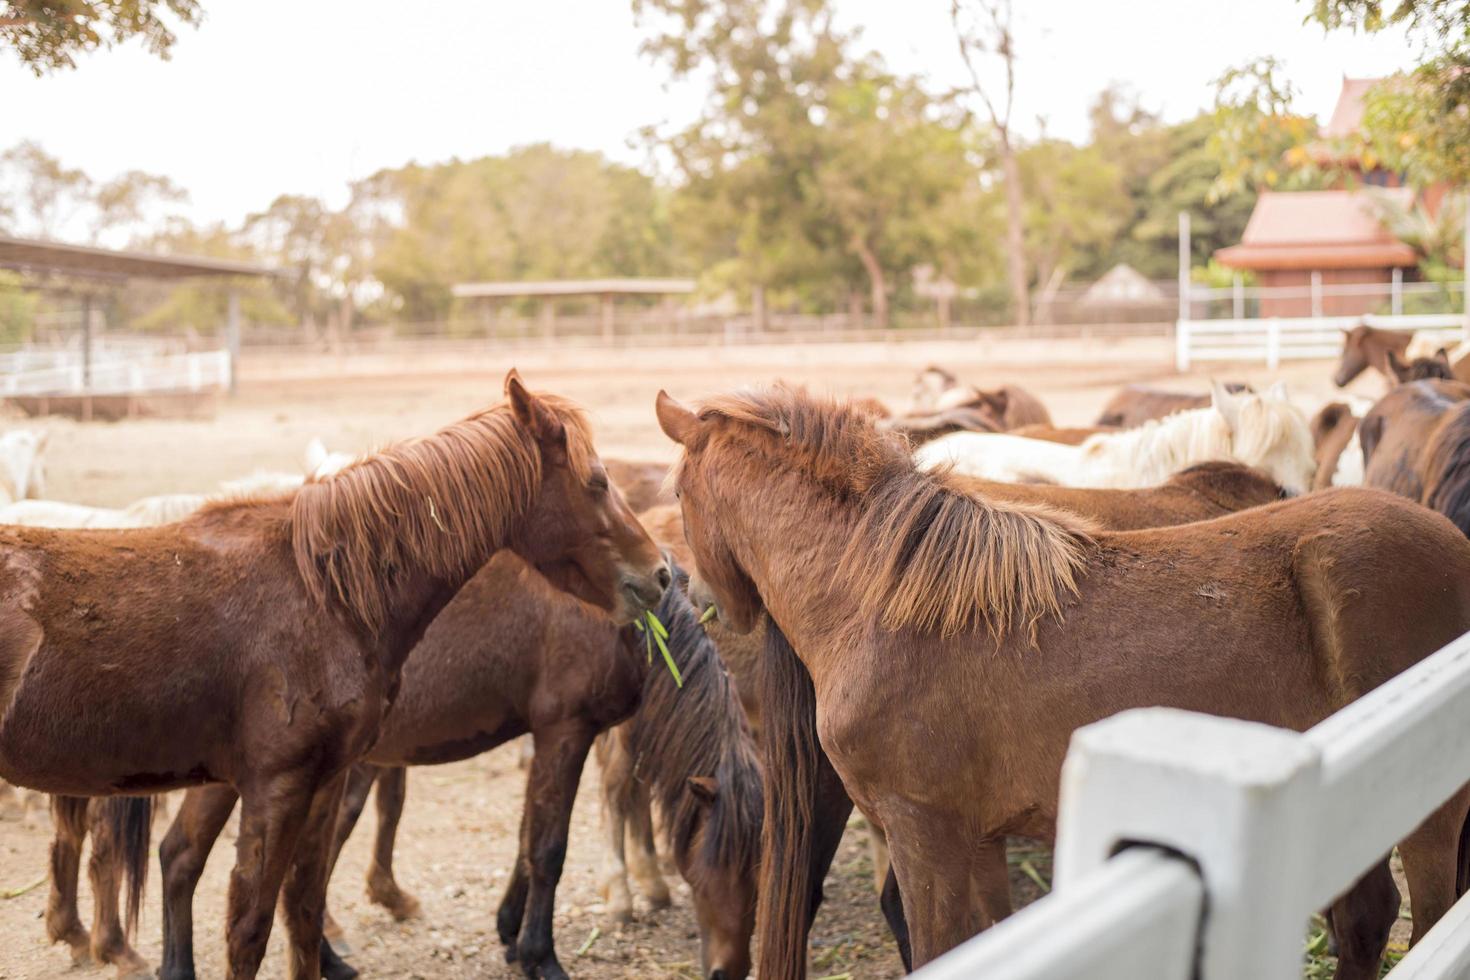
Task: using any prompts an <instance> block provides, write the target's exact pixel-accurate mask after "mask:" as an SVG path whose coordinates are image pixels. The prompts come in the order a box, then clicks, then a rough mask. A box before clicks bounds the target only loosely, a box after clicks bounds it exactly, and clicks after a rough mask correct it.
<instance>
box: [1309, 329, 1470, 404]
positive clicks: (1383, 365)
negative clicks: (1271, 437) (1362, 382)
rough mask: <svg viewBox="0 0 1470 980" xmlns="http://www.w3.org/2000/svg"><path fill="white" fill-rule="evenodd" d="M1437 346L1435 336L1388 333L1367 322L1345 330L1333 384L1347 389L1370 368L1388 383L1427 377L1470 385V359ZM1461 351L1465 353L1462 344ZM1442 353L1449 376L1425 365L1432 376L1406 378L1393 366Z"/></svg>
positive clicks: (1433, 357)
mask: <svg viewBox="0 0 1470 980" xmlns="http://www.w3.org/2000/svg"><path fill="white" fill-rule="evenodd" d="M1435 345H1436V337H1435V335H1434V334H1433V333H1429V332H1424V333H1417V334H1416V333H1410V332H1409V331H1406V330H1385V329H1383V328H1382V327H1370V326H1368V325H1367V324H1366V323H1360V324H1358V325H1357V326H1356V327H1353V328H1352V329H1351V330H1344V331H1343V338H1342V356H1341V358H1339V360H1338V362H1337V371H1336V373H1334V374H1333V376H1332V381H1333V383H1334V384H1336V385H1337V386H1338V387H1339V388H1342V387H1345V386H1346V385H1347V384H1348V383H1349V382H1351V381H1352V380H1353V379H1354V378H1356V377H1357V376H1358V375H1360V374H1362V373H1363V372H1364V371H1366V370H1367V369H1368V368H1370V367H1371V368H1373V369H1375V370H1376V371H1378V373H1379V374H1382V375H1383V376H1384V377H1385V378H1387V379H1388V383H1389V384H1396V383H1399V382H1402V381H1420V380H1423V379H1425V378H1446V379H1454V380H1456V381H1467V382H1470V357H1464V356H1461V354H1460V353H1459V352H1458V351H1457V352H1456V354H1455V355H1453V356H1452V355H1451V354H1450V353H1449V352H1448V351H1446V350H1444V348H1440V349H1439V350H1438V351H1436V350H1435ZM1460 350H1461V351H1463V350H1464V348H1463V345H1462V347H1461V348H1460ZM1441 353H1442V354H1443V368H1444V369H1447V370H1448V371H1449V374H1448V375H1446V374H1444V373H1442V371H1441V369H1439V368H1435V367H1433V366H1426V367H1428V369H1429V371H1430V372H1432V373H1420V374H1416V376H1414V377H1408V378H1406V377H1404V376H1403V375H1402V374H1401V373H1400V370H1399V369H1396V368H1395V367H1394V361H1398V362H1399V364H1400V365H1403V364H1405V363H1410V364H1412V363H1414V362H1416V361H1432V360H1440V354H1441ZM1456 358H1458V360H1456Z"/></svg>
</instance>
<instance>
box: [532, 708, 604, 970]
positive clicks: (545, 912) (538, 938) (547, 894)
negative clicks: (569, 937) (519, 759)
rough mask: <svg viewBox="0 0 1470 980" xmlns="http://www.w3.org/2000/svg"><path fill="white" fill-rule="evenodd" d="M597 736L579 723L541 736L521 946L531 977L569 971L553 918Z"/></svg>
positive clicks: (569, 723)
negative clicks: (558, 952)
mask: <svg viewBox="0 0 1470 980" xmlns="http://www.w3.org/2000/svg"><path fill="white" fill-rule="evenodd" d="M595 734H596V732H595V731H593V730H592V728H591V726H590V725H589V724H587V723H586V722H583V721H581V720H579V719H572V720H570V721H567V722H564V723H562V724H558V725H555V726H552V727H551V728H549V729H544V730H542V731H538V732H536V733H535V736H536V754H535V756H534V757H533V758H532V760H531V778H530V779H529V780H528V782H527V785H528V787H529V792H528V793H527V794H526V812H527V815H528V819H527V820H526V823H525V827H524V840H523V843H522V846H521V849H522V851H523V852H524V853H525V855H526V856H527V857H528V858H529V862H528V863H529V866H530V867H529V873H530V890H529V895H528V897H527V899H526V919H525V922H523V923H522V925H521V934H520V940H519V942H518V943H517V951H518V958H519V960H520V964H521V969H522V970H523V971H525V973H526V976H528V977H533V978H535V977H542V978H546V980H566V976H567V974H566V971H565V970H563V969H562V967H561V964H560V963H559V962H557V959H556V948H555V946H554V944H553V941H552V935H551V916H552V912H553V910H554V907H555V903H556V886H557V882H559V881H560V880H561V869H562V864H563V862H564V861H565V860H566V854H567V830H568V827H569V825H570V824H571V820H572V805H573V804H574V803H575V802H576V800H577V784H578V783H579V782H580V781H581V778H582V765H583V763H585V762H586V760H587V752H588V750H589V749H591V748H592V739H593V736H594V735H595Z"/></svg>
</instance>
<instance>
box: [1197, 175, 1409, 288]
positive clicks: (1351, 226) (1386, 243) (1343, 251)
mask: <svg viewBox="0 0 1470 980" xmlns="http://www.w3.org/2000/svg"><path fill="white" fill-rule="evenodd" d="M1375 193H1378V194H1382V195H1384V196H1385V197H1388V198H1389V199H1391V200H1393V201H1395V203H1398V204H1400V205H1402V206H1403V207H1406V208H1407V207H1409V206H1411V205H1412V204H1413V202H1414V192H1413V190H1411V189H1409V188H1406V187H1396V188H1389V189H1377V190H1376V191H1375ZM1215 258H1216V259H1218V260H1219V261H1220V264H1221V265H1225V266H1228V267H1230V268H1234V269H1373V268H1388V267H1393V266H1411V265H1414V264H1415V263H1416V262H1417V261H1418V255H1417V254H1416V253H1415V251H1414V249H1413V248H1412V247H1410V246H1409V245H1407V244H1405V243H1404V242H1401V241H1399V240H1398V239H1397V238H1395V237H1394V236H1393V234H1392V233H1391V232H1390V231H1389V230H1388V229H1387V228H1386V227H1385V226H1384V224H1383V222H1382V221H1381V220H1380V218H1379V216H1378V208H1377V206H1376V204H1375V202H1374V200H1373V197H1372V195H1371V194H1369V193H1367V192H1365V191H1361V190H1357V191H1295V192H1290V193H1277V192H1271V191H1265V192H1263V193H1262V194H1261V196H1260V197H1259V198H1257V199H1256V207H1255V210H1254V211H1252V212H1251V217H1250V221H1249V222H1248V223H1247V224H1246V226H1245V234H1244V235H1242V236H1241V240H1240V244H1239V245H1231V246H1230V247H1228V248H1222V249H1219V250H1217V251H1216V252H1215Z"/></svg>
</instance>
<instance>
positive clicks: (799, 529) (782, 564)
mask: <svg viewBox="0 0 1470 980" xmlns="http://www.w3.org/2000/svg"><path fill="white" fill-rule="evenodd" d="M746 466H747V471H746V475H745V479H742V480H739V481H733V482H735V483H736V484H737V485H736V486H733V487H732V490H733V492H731V493H729V494H728V495H727V499H724V500H722V502H721V519H722V521H723V522H728V523H729V525H730V527H731V532H732V533H729V534H727V540H728V541H729V543H730V546H731V549H732V550H733V551H734V552H735V556H736V558H737V559H738V560H739V562H740V565H741V567H742V568H744V569H745V572H746V574H747V575H748V576H749V577H750V579H751V581H752V582H754V583H755V586H756V589H757V591H759V592H760V595H761V600H762V602H763V603H764V604H765V607H766V610H767V612H769V613H770V615H771V618H772V619H774V620H775V621H776V622H777V623H779V624H780V625H781V629H782V632H784V633H785V634H786V636H787V638H788V639H789V640H790V641H791V644H792V646H793V647H794V648H795V649H796V650H797V651H798V653H799V656H800V657H801V659H802V660H803V662H805V663H806V665H807V669H808V670H809V671H810V672H811V673H812V676H813V677H814V678H815V677H817V676H818V673H819V670H820V665H819V664H818V663H817V661H819V660H820V661H822V663H824V664H825V663H827V662H828V661H829V659H830V658H831V657H833V656H835V655H836V654H837V652H838V651H840V650H841V648H842V647H843V642H842V640H841V634H842V632H843V631H842V629H841V627H842V625H843V624H846V623H851V622H853V621H854V620H856V618H857V616H858V601H857V598H856V596H855V595H853V594H852V592H851V590H848V589H844V588H843V586H842V583H841V582H840V581H838V580H837V577H836V576H834V575H833V573H832V572H833V569H835V568H837V567H838V565H839V564H840V563H841V561H842V556H843V551H844V548H845V545H846V542H847V541H848V540H849V538H850V537H851V534H852V530H853V527H854V525H855V524H856V523H857V517H858V515H857V514H856V512H855V510H854V508H853V506H852V505H850V504H846V503H842V502H837V503H834V502H833V501H832V500H831V499H830V497H829V496H828V495H827V494H826V493H824V492H823V491H821V490H820V489H818V488H817V487H815V486H813V485H811V483H810V482H809V481H808V479H807V478H805V477H803V476H801V475H799V474H797V473H794V472H790V471H781V470H776V471H774V472H772V471H770V470H766V469H764V468H761V469H760V470H759V471H758V470H757V469H756V468H755V467H750V466H749V464H748V463H747V464H746ZM730 469H731V470H733V469H735V466H733V465H732V466H731V467H730ZM740 486H745V487H750V486H756V487H760V490H758V491H756V492H755V493H749V492H745V491H742V490H740V489H739V487H740ZM814 515H830V516H832V517H836V518H838V520H836V521H830V522H829V521H824V520H822V519H820V518H819V519H815V520H814V519H813V516H814ZM791 555H800V556H802V557H801V560H800V561H790V560H782V559H783V556H784V557H786V558H788V559H789V557H790V556H791ZM808 658H811V659H808Z"/></svg>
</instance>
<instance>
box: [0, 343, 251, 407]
mask: <svg viewBox="0 0 1470 980" xmlns="http://www.w3.org/2000/svg"><path fill="white" fill-rule="evenodd" d="M11 356H15V355H11ZM229 383H230V352H229V351H224V350H215V351H202V352H198V353H193V354H167V355H163V356H159V357H133V358H105V359H103V360H102V361H100V362H99V361H93V362H92V364H91V367H90V371H89V370H88V368H87V367H85V366H84V365H83V364H82V362H81V361H80V360H79V359H65V360H63V361H62V363H60V364H57V365H44V366H39V367H22V368H12V369H10V370H6V371H5V372H4V373H3V374H0V396H14V395H142V394H150V393H159V392H181V391H191V392H192V391H206V390H212V389H219V388H226V387H228V386H229Z"/></svg>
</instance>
